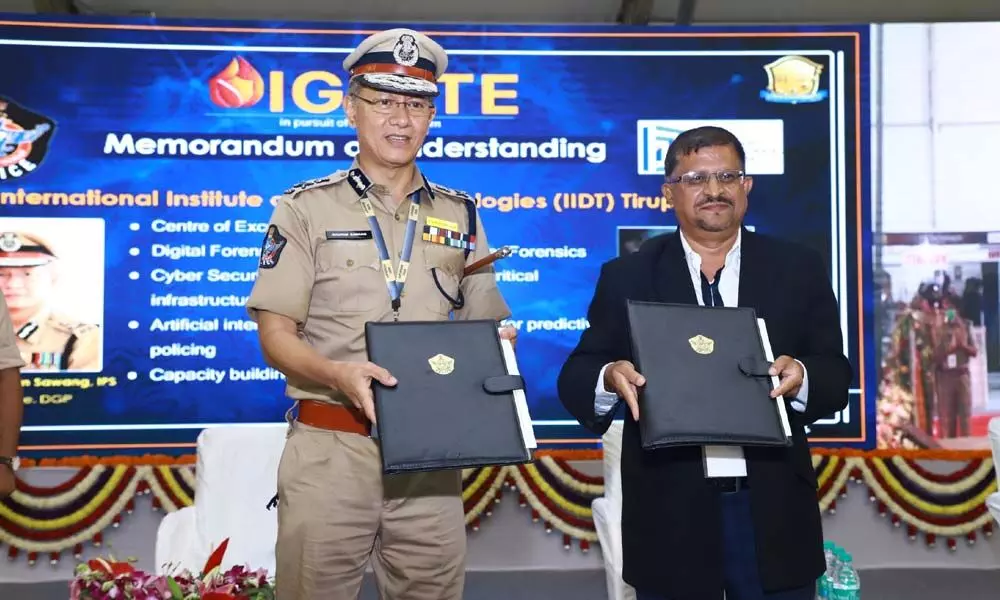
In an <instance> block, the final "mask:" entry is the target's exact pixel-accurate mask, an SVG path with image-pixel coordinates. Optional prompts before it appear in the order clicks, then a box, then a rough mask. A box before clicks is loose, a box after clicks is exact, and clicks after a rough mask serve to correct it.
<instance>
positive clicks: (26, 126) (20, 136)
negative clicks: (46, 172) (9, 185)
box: [0, 96, 56, 181]
mask: <svg viewBox="0 0 1000 600" xmlns="http://www.w3.org/2000/svg"><path fill="white" fill-rule="evenodd" d="M55 128H56V123H55V121H53V120H52V119H49V118H47V117H44V116H42V115H40V114H38V113H35V112H32V111H30V110H28V109H27V108H25V107H23V106H19V105H18V104H17V103H15V102H14V101H13V100H12V99H10V98H7V97H5V96H0V181H8V180H13V179H19V178H21V177H26V176H28V175H30V174H31V173H32V172H34V171H35V170H37V169H38V167H40V166H41V164H42V161H43V160H45V155H46V154H47V153H48V151H49V140H50V139H52V135H53V133H54V132H55Z"/></svg>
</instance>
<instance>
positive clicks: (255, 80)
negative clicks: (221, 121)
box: [208, 56, 264, 108]
mask: <svg viewBox="0 0 1000 600" xmlns="http://www.w3.org/2000/svg"><path fill="white" fill-rule="evenodd" d="M208 90H209V97H210V98H211V99H212V103H213V104H215V105H216V106H218V107H219V108H249V107H251V106H253V105H255V104H257V103H258V102H260V100H261V98H263V97H264V78H263V77H261V75H260V73H259V72H258V71H257V69H255V68H253V65H251V64H250V63H249V62H247V61H246V59H244V58H243V57H242V56H237V57H236V58H234V59H233V60H232V61H230V62H229V64H228V65H226V66H225V68H223V69H222V70H221V71H219V72H218V73H217V74H216V75H215V76H214V77H212V78H211V79H209V80H208Z"/></svg>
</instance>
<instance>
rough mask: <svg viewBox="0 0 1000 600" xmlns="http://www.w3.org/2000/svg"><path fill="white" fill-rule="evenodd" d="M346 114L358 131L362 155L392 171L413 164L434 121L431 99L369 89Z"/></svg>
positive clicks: (349, 106)
mask: <svg viewBox="0 0 1000 600" xmlns="http://www.w3.org/2000/svg"><path fill="white" fill-rule="evenodd" d="M346 110H347V116H348V118H349V119H350V120H351V121H352V122H353V123H354V125H355V127H356V128H357V130H358V143H359V144H360V146H361V151H362V152H363V153H364V154H365V155H366V156H367V157H368V158H369V159H371V160H375V161H378V162H379V163H381V164H383V165H386V166H390V167H400V166H405V165H408V164H410V163H411V162H413V160H414V159H415V158H416V157H417V152H418V151H419V150H420V146H421V145H422V144H423V143H424V138H425V137H426V136H427V130H428V128H429V127H430V124H431V120H432V119H433V118H434V105H433V103H432V102H431V101H430V100H429V99H426V98H415V97H412V96H403V95H400V94H389V93H386V92H379V91H375V90H372V89H368V88H361V89H360V90H358V92H357V94H356V97H352V98H351V101H350V102H348V103H347V106H346Z"/></svg>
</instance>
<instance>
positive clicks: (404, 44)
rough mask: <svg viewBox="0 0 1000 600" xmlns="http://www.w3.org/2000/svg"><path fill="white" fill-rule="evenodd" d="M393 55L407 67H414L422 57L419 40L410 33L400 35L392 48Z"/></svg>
mask: <svg viewBox="0 0 1000 600" xmlns="http://www.w3.org/2000/svg"><path fill="white" fill-rule="evenodd" d="M392 57H393V58H395V59H396V62H397V63H399V64H401V65H403V66H405V67H412V66H413V65H415V64H417V59H418V58H420V51H419V49H418V48H417V40H416V39H415V38H414V37H413V36H412V35H410V34H409V33H404V34H403V35H401V36H399V40H397V41H396V46H395V47H394V48H393V49H392Z"/></svg>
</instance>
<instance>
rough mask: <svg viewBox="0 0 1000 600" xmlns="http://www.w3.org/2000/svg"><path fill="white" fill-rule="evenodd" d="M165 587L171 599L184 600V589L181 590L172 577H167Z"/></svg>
mask: <svg viewBox="0 0 1000 600" xmlns="http://www.w3.org/2000/svg"><path fill="white" fill-rule="evenodd" d="M167 587H168V588H169V589H170V595H171V596H172V597H173V600H184V591H183V590H181V586H180V585H179V584H178V583H177V581H176V580H174V578H173V577H167Z"/></svg>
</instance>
